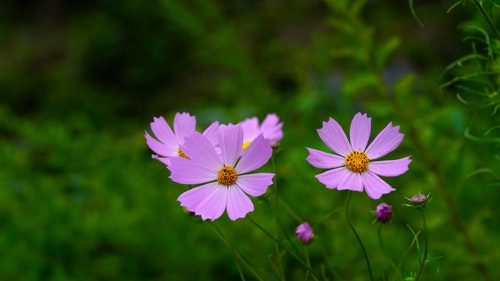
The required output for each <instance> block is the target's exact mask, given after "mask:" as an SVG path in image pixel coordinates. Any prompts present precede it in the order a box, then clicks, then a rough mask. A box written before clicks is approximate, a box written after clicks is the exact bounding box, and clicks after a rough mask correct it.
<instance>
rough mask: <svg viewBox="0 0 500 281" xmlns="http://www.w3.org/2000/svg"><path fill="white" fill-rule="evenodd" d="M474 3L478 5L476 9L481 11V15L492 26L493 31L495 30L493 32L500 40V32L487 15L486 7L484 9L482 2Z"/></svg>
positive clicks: (475, 0) (475, 1)
mask: <svg viewBox="0 0 500 281" xmlns="http://www.w3.org/2000/svg"><path fill="white" fill-rule="evenodd" d="M472 2H474V4H476V7H477V8H478V9H479V11H481V14H483V16H484V18H485V19H486V21H487V22H488V24H489V25H490V27H491V29H493V32H494V33H495V36H496V37H497V39H500V33H499V32H498V30H497V29H496V27H495V25H494V24H493V21H492V20H491V19H490V17H488V15H487V14H486V11H485V10H484V7H483V5H482V3H481V1H477V0H473V1H472Z"/></svg>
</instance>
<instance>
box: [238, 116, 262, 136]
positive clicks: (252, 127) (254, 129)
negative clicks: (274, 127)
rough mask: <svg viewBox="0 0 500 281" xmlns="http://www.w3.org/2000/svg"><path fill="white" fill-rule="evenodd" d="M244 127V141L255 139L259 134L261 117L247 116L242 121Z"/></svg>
mask: <svg viewBox="0 0 500 281" xmlns="http://www.w3.org/2000/svg"><path fill="white" fill-rule="evenodd" d="M239 124H240V126H241V128H242V129H243V141H244V142H247V141H253V140H254V139H255V138H256V137H257V136H258V135H259V133H260V132H259V119H257V117H252V118H247V119H245V120H243V121H241V122H240V123H239Z"/></svg>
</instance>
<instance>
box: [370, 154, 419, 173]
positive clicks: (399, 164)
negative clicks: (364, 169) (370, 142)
mask: <svg viewBox="0 0 500 281" xmlns="http://www.w3.org/2000/svg"><path fill="white" fill-rule="evenodd" d="M410 163H411V159H410V157H409V156H408V157H405V158H401V159H397V160H385V161H374V162H370V164H369V168H368V169H369V170H370V171H371V172H373V173H375V174H377V175H379V176H385V177H395V176H399V175H402V174H404V173H405V172H406V171H408V165H410Z"/></svg>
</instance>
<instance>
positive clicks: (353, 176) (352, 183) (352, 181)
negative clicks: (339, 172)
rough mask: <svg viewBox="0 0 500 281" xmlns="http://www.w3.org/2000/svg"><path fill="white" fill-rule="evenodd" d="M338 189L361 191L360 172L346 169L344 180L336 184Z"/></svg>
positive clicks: (361, 180)
mask: <svg viewBox="0 0 500 281" xmlns="http://www.w3.org/2000/svg"><path fill="white" fill-rule="evenodd" d="M337 189H338V190H346V189H347V190H354V191H359V192H361V191H363V179H362V175H361V174H360V173H355V172H351V171H349V170H348V173H347V176H346V177H345V179H344V181H343V182H341V183H339V184H338V185H337Z"/></svg>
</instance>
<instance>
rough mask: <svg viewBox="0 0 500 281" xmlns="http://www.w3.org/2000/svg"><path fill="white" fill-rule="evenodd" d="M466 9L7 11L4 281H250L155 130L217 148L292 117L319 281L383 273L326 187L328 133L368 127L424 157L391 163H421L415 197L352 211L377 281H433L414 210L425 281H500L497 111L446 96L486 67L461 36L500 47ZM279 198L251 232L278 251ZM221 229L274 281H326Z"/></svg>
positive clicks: (302, 209)
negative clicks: (469, 34)
mask: <svg viewBox="0 0 500 281" xmlns="http://www.w3.org/2000/svg"><path fill="white" fill-rule="evenodd" d="M452 4H453V3H451V2H450V3H443V2H442V1H418V3H417V1H415V12H416V14H417V15H418V16H419V18H420V20H421V21H422V22H423V24H424V26H423V27H421V26H419V24H418V22H417V20H416V19H415V18H414V17H413V16H412V14H411V10H410V8H409V5H408V3H407V2H405V1H372V0H367V1H347V0H330V1H320V0H294V1H285V0H232V1H223V0H219V1H216V0H190V1H181V0H163V1H160V0H158V1H138V0H122V1H112V0H110V1H71V2H69V1H61V0H43V1H14V0H7V1H2V2H1V3H0V97H1V98H0V136H1V138H0V188H1V191H0V253H1V254H2V259H1V260H2V262H0V280H27V281H29V280H218V281H221V280H240V275H239V273H238V267H237V264H238V263H237V262H235V259H234V256H233V254H232V252H231V250H230V249H229V248H228V247H227V246H226V245H225V244H224V242H223V241H221V240H220V239H219V237H218V236H217V235H216V234H215V233H214V231H212V230H213V228H212V227H211V226H210V225H208V224H210V222H203V223H202V222H201V220H200V219H198V218H194V217H191V216H188V215H186V214H185V212H184V210H183V209H182V208H181V207H180V206H179V203H178V202H177V201H176V198H177V196H178V195H179V194H180V193H182V192H183V191H184V190H185V187H183V186H180V185H178V184H174V183H172V182H171V181H170V180H169V178H168V176H169V172H168V170H167V169H166V168H165V167H164V166H163V165H162V164H161V163H160V162H158V161H156V160H154V159H151V151H150V150H149V149H148V147H147V146H146V142H145V139H144V131H145V130H148V128H149V123H150V122H151V121H152V120H153V116H165V118H166V119H167V121H168V122H169V123H170V124H171V122H172V120H173V116H174V114H175V113H176V112H184V111H186V112H190V113H191V114H193V115H195V116H196V117H197V121H198V125H199V127H200V129H203V128H205V127H206V126H207V125H208V124H210V123H211V122H213V121H215V120H219V121H220V122H222V123H226V122H233V123H235V122H238V121H241V120H242V119H244V118H247V117H251V116H257V117H259V118H260V120H262V119H263V118H264V117H265V115H266V114H267V113H270V112H275V113H277V114H278V115H279V117H280V119H281V120H282V121H283V122H284V126H283V130H284V134H285V137H284V138H283V140H282V142H281V145H280V150H279V151H277V152H275V156H274V161H275V171H276V174H277V176H276V177H275V180H276V182H277V185H278V196H279V197H280V198H281V199H282V201H283V202H286V204H284V203H283V204H279V205H278V214H279V220H280V226H279V229H278V233H279V239H280V241H281V242H282V243H283V244H285V245H288V246H289V247H290V248H292V249H295V250H296V251H297V253H301V254H302V253H303V252H304V246H303V245H300V244H299V243H298V242H297V241H296V239H295V237H294V234H293V233H294V230H295V227H296V226H297V225H298V224H299V223H301V222H302V220H307V221H309V222H310V223H311V225H312V227H313V231H314V233H315V236H316V238H315V240H314V241H313V243H312V244H310V245H309V247H308V250H309V254H310V257H311V263H312V266H313V268H314V269H315V270H316V271H317V272H322V275H324V276H326V277H328V280H367V271H366V267H365V264H364V261H363V256H362V253H361V251H360V248H359V245H358V244H357V242H356V240H355V238H354V236H353V235H352V233H351V232H350V230H349V228H348V226H347V223H346V221H345V218H344V215H343V208H344V203H345V199H346V194H347V193H346V192H340V191H335V190H333V191H332V190H328V189H326V188H324V186H322V185H321V184H320V183H319V182H317V180H316V179H315V178H314V175H315V174H317V173H319V172H320V170H318V169H314V168H312V167H311V166H310V165H309V164H307V162H306V161H305V157H306V156H307V151H306V149H305V147H306V146H307V147H313V148H317V149H324V150H327V149H326V147H325V146H324V144H322V143H321V141H320V140H319V137H318V136H317V133H316V129H317V128H319V127H321V122H322V121H326V120H327V119H328V118H329V117H334V118H335V119H336V120H337V121H339V122H340V123H341V124H342V125H343V127H344V128H345V129H348V126H349V122H350V120H351V118H352V116H354V114H355V113H356V112H358V111H361V112H366V113H368V115H369V116H370V117H372V127H373V129H372V137H374V134H375V133H376V132H378V131H380V130H381V129H382V128H383V127H385V125H386V124H387V123H388V122H391V121H392V122H393V123H394V124H397V125H400V126H401V132H402V133H404V134H405V135H406V137H405V139H404V141H403V143H402V145H401V146H400V147H399V148H398V149H397V150H396V151H395V152H393V153H391V154H390V155H389V156H388V158H387V159H391V158H400V157H404V156H406V155H411V156H412V159H413V162H412V163H411V165H410V170H409V171H408V172H407V173H406V174H404V175H402V176H400V177H398V178H388V179H387V181H388V182H389V183H390V184H391V185H392V186H393V187H395V188H396V189H397V191H395V192H393V193H391V194H389V195H386V196H384V197H383V198H382V200H378V201H374V200H371V199H369V198H368V197H367V196H366V195H365V194H364V193H363V194H362V193H355V194H354V196H353V199H352V200H353V201H352V205H351V217H352V221H353V223H354V225H355V226H356V228H357V229H358V232H359V233H360V236H361V237H362V239H363V241H364V243H365V246H366V248H367V251H368V255H369V256H370V259H371V261H372V268H373V272H374V275H375V277H376V279H377V280H393V279H397V280H404V278H405V277H407V276H412V274H414V272H415V270H416V268H417V266H418V264H419V263H418V262H419V257H420V258H421V256H422V248H421V247H422V245H421V243H422V241H421V240H420V242H419V243H420V244H419V247H420V248H418V247H417V246H416V245H413V247H410V249H409V250H408V252H407V253H406V254H405V252H406V251H407V249H408V248H409V246H410V244H411V242H412V239H413V235H412V233H411V231H410V228H411V229H413V230H414V231H419V230H421V229H422V222H421V220H420V214H419V212H418V211H415V210H414V209H411V208H407V207H404V206H402V204H404V203H407V201H406V199H405V197H411V196H412V195H413V194H415V193H418V192H425V193H431V194H432V196H433V199H432V201H431V203H430V204H429V206H428V208H427V209H426V211H425V212H426V215H427V219H428V220H427V223H428V237H429V249H430V250H429V263H428V264H427V265H426V267H425V269H424V275H423V277H422V278H421V280H498V278H500V272H499V271H498V266H497V265H498V264H499V263H500V248H498V247H499V246H498V245H499V244H498V237H499V236H498V235H499V233H500V229H499V227H500V226H499V224H498V213H499V212H500V204H498V202H499V200H500V193H499V192H498V183H499V182H500V180H499V178H498V176H497V175H496V174H495V173H497V174H498V171H500V165H499V162H500V161H499V157H500V156H499V151H500V150H499V146H498V143H499V141H498V137H497V140H496V141H495V140H493V141H490V139H489V138H490V137H495V134H494V133H496V131H494V132H491V133H490V132H489V131H488V130H490V129H491V128H494V127H495V126H498V125H499V124H500V120H499V117H498V114H497V113H496V109H497V107H495V103H493V105H491V104H489V105H488V106H480V105H482V104H478V103H476V104H474V106H472V105H470V104H464V102H460V99H457V96H456V95H455V94H456V92H457V91H458V90H460V87H454V86H453V85H452V86H450V87H444V88H443V87H441V88H440V87H439V85H440V83H442V82H443V79H444V80H447V79H452V78H453V75H459V74H454V73H453V72H447V73H446V74H445V76H444V78H441V79H440V77H441V75H442V74H443V71H444V70H445V69H446V67H447V65H449V64H450V63H452V62H453V61H455V60H457V59H458V58H460V57H463V56H465V55H467V54H469V53H471V52H472V51H471V42H469V41H464V40H463V39H464V37H465V36H466V34H465V33H464V32H463V31H462V30H461V29H459V28H458V27H459V26H460V25H462V24H464V23H468V24H472V25H477V26H481V27H482V28H484V30H486V31H487V32H490V30H488V26H487V25H486V23H485V20H484V18H483V17H482V16H481V14H480V13H479V12H478V10H477V9H475V7H474V5H472V3H471V2H467V3H466V5H459V6H457V7H455V8H454V9H453V10H452V11H450V12H449V13H447V10H448V9H449V8H450V6H451V5H452ZM490 8H491V7H490ZM491 10H492V11H493V13H492V15H497V14H498V11H497V10H498V8H496V7H493V8H491ZM495 23H497V22H496V21H495ZM484 51H485V48H484V44H483V45H480V44H479V45H477V52H484ZM493 64H494V65H497V66H498V65H499V64H498V61H493ZM491 83H492V84H495V83H498V78H496V80H495V79H492V82H491ZM497 90H498V89H497ZM487 98H488V99H490V98H491V99H492V100H494V101H495V99H498V98H497V97H496V96H495V95H492V96H491V97H490V96H488V97H487ZM497 104H498V103H497ZM465 132H467V134H466V133H465ZM485 133H488V134H487V137H488V139H483V138H482V136H484V135H485ZM467 135H471V136H475V137H468V138H467V137H466V136H467ZM498 135H499V134H496V136H498ZM476 137H477V139H476ZM272 169H273V167H272V165H271V164H268V165H266V166H265V167H264V168H263V170H264V171H272ZM274 191H275V189H274V187H270V190H269V192H268V194H266V195H265V196H263V197H261V198H255V199H253V201H254V203H255V211H254V212H253V213H251V214H249V216H251V217H252V218H253V219H254V220H255V221H258V222H259V223H260V224H261V225H262V226H263V227H264V228H265V229H267V230H268V231H269V232H271V233H272V232H273V230H274V224H273V216H274V211H275V209H274V204H273V202H274V201H273V200H274V195H275V194H274ZM382 201H385V202H387V203H389V204H391V205H392V206H393V209H394V217H393V220H392V223H390V224H388V225H384V227H383V228H382V237H383V239H384V241H385V242H384V246H385V248H386V250H387V254H388V256H389V257H390V258H392V259H394V260H395V261H397V262H398V263H399V262H401V264H403V267H402V269H403V270H402V272H400V273H397V274H395V273H394V272H393V271H392V267H391V265H390V262H389V259H387V258H386V257H385V256H384V255H383V254H382V251H381V249H380V246H379V244H378V240H377V234H376V233H377V228H378V226H377V225H375V224H372V220H373V215H372V214H371V213H370V211H371V210H373V209H374V208H375V206H376V205H377V204H378V203H380V202H382ZM287 206H289V207H290V210H288V211H287ZM292 213H293V214H292ZM212 225H215V226H216V227H217V228H218V229H221V230H223V232H224V233H225V235H226V236H227V239H228V241H230V243H231V245H232V247H234V249H235V250H236V251H237V252H238V253H240V255H242V256H243V257H245V259H246V260H247V261H248V262H249V264H250V265H251V267H252V268H254V269H255V272H256V273H257V275H258V276H260V278H261V279H262V280H279V278H278V276H279V275H278V274H277V270H276V266H277V264H281V265H282V266H283V268H284V272H285V274H286V279H287V280H305V279H306V270H305V269H304V268H303V267H302V266H301V265H300V264H299V263H298V262H297V261H296V260H295V259H294V258H293V257H292V256H291V255H290V254H288V253H286V252H284V253H283V255H282V256H277V255H276V252H275V249H274V243H273V241H272V240H271V239H269V237H267V236H266V235H265V234H264V233H263V232H262V231H260V230H259V229H258V228H256V227H255V226H254V225H253V224H252V223H250V222H249V221H248V220H247V219H240V220H237V221H235V222H232V221H230V220H229V219H228V218H227V216H226V215H224V216H223V217H222V218H221V219H219V220H217V221H215V222H214V223H212ZM419 238H422V236H419ZM403 256H404V259H402V257H403ZM278 261H280V263H278ZM242 271H243V273H244V276H245V277H246V279H247V280H258V278H257V277H255V274H254V273H252V272H251V271H250V270H248V269H247V268H245V267H244V266H242ZM309 279H310V280H311V277H310V276H309ZM325 279H326V278H325Z"/></svg>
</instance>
